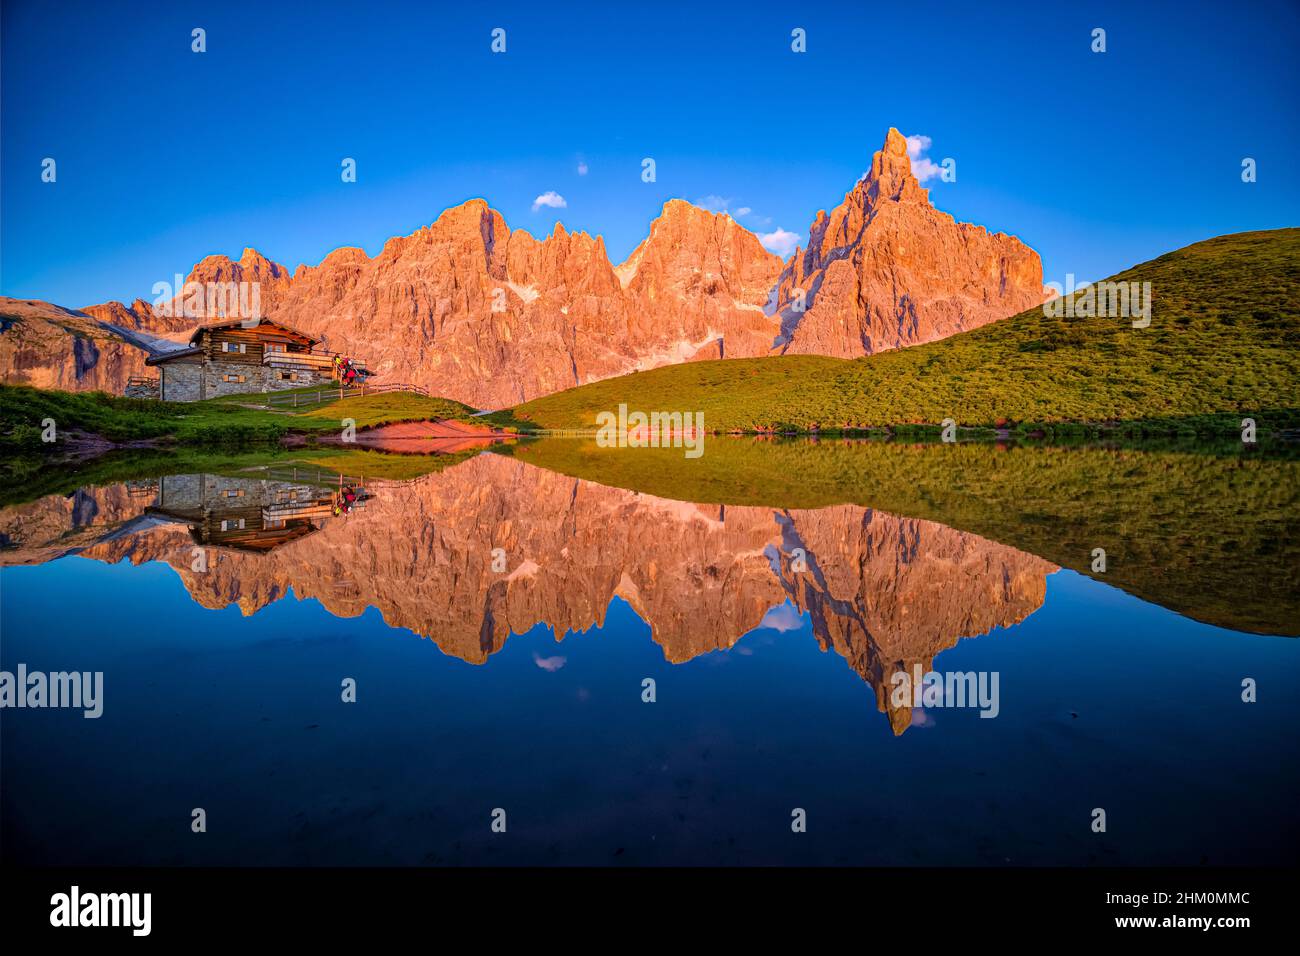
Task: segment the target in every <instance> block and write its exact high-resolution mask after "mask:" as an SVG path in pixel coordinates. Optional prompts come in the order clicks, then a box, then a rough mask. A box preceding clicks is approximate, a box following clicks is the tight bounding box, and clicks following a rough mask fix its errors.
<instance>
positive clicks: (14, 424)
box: [0, 385, 482, 453]
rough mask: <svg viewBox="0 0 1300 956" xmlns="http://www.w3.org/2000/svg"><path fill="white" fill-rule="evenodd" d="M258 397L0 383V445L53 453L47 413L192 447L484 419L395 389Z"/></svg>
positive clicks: (119, 438)
mask: <svg viewBox="0 0 1300 956" xmlns="http://www.w3.org/2000/svg"><path fill="white" fill-rule="evenodd" d="M302 391H304V392H314V391H315V390H314V389H304V390H302ZM327 394H328V393H327ZM261 398H262V396H261V395H260V394H251V395H240V396H224V397H222V398H211V399H207V400H205V401H201V402H159V401H155V400H152V399H139V398H120V397H117V396H113V395H107V394H105V393H103V392H60V391H55V390H52V389H38V388H31V387H29V386H26V385H18V386H12V385H0V450H4V451H6V452H15V453H16V452H23V453H43V452H49V451H57V450H58V446H57V444H55V445H47V444H45V443H44V442H42V441H41V432H42V425H41V423H42V422H43V421H45V420H46V419H53V420H54V423H55V425H56V426H57V428H58V433H59V434H61V435H66V434H67V433H69V432H84V433H89V434H93V435H99V436H101V437H103V438H106V439H108V440H110V441H114V442H132V441H158V442H164V443H172V442H176V443H180V444H195V445H212V444H241V443H246V442H277V441H279V440H280V439H281V438H283V437H284V436H286V435H288V434H290V433H296V434H302V435H325V434H330V433H333V432H337V431H338V429H339V427H340V422H341V421H342V420H343V419H345V418H350V419H353V420H355V422H356V425H357V427H358V428H369V427H371V426H375V425H384V424H391V423H393V422H407V421H423V420H427V419H448V418H450V419H458V420H463V421H469V422H480V423H481V422H482V419H476V418H475V417H474V410H473V409H472V408H470V407H469V406H468V405H462V404H461V403H460V402H454V401H451V400H450V399H446V398H425V397H424V396H421V395H411V394H406V393H400V392H394V393H385V394H380V395H366V396H357V397H351V398H344V399H341V400H339V399H334V400H332V401H326V402H322V403H321V404H318V405H313V406H311V407H310V409H309V410H305V411H295V410H292V409H265V408H256V407H250V406H251V404H252V403H255V402H257V401H260V400H261Z"/></svg>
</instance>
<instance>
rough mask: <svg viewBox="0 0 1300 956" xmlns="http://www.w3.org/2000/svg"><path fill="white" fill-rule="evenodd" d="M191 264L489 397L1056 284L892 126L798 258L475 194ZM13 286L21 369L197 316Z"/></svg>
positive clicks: (329, 337) (311, 328) (956, 319)
mask: <svg viewBox="0 0 1300 956" xmlns="http://www.w3.org/2000/svg"><path fill="white" fill-rule="evenodd" d="M186 282H187V284H188V283H190V282H196V283H202V284H207V283H226V282H256V283H258V287H259V292H260V301H261V309H262V313H263V315H264V316H265V317H267V318H269V319H271V320H273V321H277V322H281V323H284V324H286V325H289V326H292V327H294V328H297V329H300V330H301V331H304V332H307V333H309V334H312V335H315V336H317V337H319V338H320V339H322V341H323V342H324V344H325V346H326V347H327V348H329V349H330V350H332V351H338V352H343V353H346V354H350V355H354V356H356V357H358V358H361V359H364V360H365V361H366V362H367V363H368V366H369V367H370V368H371V369H373V370H375V371H377V372H378V374H379V376H380V378H379V379H378V380H379V381H389V382H410V383H413V384H416V385H421V386H424V387H425V388H427V389H429V390H430V391H431V392H432V393H434V394H438V395H443V396H446V397H449V398H454V399H456V400H458V401H463V402H466V403H467V404H471V405H474V406H475V407H479V408H499V407H505V406H510V405H515V404H518V403H521V402H525V401H528V400H530V399H534V398H537V397H540V396H544V395H548V394H551V393H553V392H557V391H561V390H563V389H567V388H571V387H573V386H577V385H582V384H586V383H589V382H594V381H599V380H602V379H606V378H611V377H614V376H619V375H624V374H627V373H629V372H635V371H641V370H645V369H650V368H656V367H659V366H663V365H672V364H678V363H682V362H690V361H695V360H700V359H716V358H736V357H759V356H767V355H779V354H783V353H802V354H824V355H832V356H839V357H859V356H864V355H871V354H874V353H876V352H880V351H885V350H889V349H896V348H901V347H904V346H909V345H915V344H919V343H923V342H930V341H934V340H936V339H940V338H944V337H946V336H949V335H952V334H954V333H957V332H962V331H967V330H969V329H973V328H977V327H979V326H982V325H986V324H988V323H990V322H994V321H996V320H998V319H1002V318H1006V317H1007V316H1010V315H1014V314H1015V313H1017V312H1020V311H1022V310H1024V309H1026V308H1030V307H1032V306H1034V305H1036V304H1038V303H1040V302H1042V301H1043V298H1044V290H1043V284H1042V264H1041V261H1040V259H1039V256H1038V254H1037V253H1036V252H1034V251H1033V250H1032V249H1030V248H1029V247H1027V246H1026V245H1024V244H1023V243H1021V242H1020V241H1019V240H1018V239H1016V238H1014V237H1012V236H1008V235H1004V234H1001V233H996V234H990V233H989V232H988V231H987V230H986V229H984V228H983V227H980V226H974V225H970V224H966V223H958V222H956V221H955V220H954V219H953V217H952V216H950V215H948V214H947V213H943V212H940V211H939V210H936V209H935V208H934V206H933V205H932V204H931V203H930V198H929V191H928V190H927V189H924V188H922V187H921V186H920V184H919V183H918V181H917V179H916V177H915V176H914V175H913V172H912V168H911V160H910V159H909V157H908V153H907V141H906V139H905V138H904V137H903V136H902V134H900V133H899V132H898V131H897V130H896V129H891V130H890V131H889V133H888V135H887V137H886V139H885V142H884V144H883V146H882V148H881V149H880V150H879V151H877V152H876V153H875V154H874V156H873V158H872V162H871V168H870V170H869V171H868V172H867V173H866V174H865V175H864V176H863V177H862V179H861V180H860V181H859V182H858V183H857V184H856V185H855V186H854V187H853V188H852V189H851V190H850V191H849V192H848V193H847V194H846V195H845V197H844V200H843V202H842V203H840V205H839V206H837V207H836V208H835V209H834V210H832V211H831V212H830V213H829V214H828V213H827V212H826V211H825V210H822V211H820V212H818V213H817V215H816V217H815V218H814V219H813V222H812V224H811V226H810V227H809V233H808V241H807V243H806V246H805V247H803V248H800V249H796V250H795V252H794V253H793V254H792V255H791V256H790V258H789V259H788V261H785V262H782V260H781V259H780V258H779V257H778V256H776V255H774V254H772V253H771V252H768V251H767V250H766V249H764V248H763V245H762V243H761V241H760V240H759V238H758V236H756V235H755V234H754V233H752V232H750V231H749V230H748V229H746V228H744V227H743V226H742V225H740V224H739V223H737V222H736V221H735V220H733V219H732V218H731V217H730V216H728V215H726V214H725V213H712V212H709V211H707V210H705V209H702V208H699V207H698V206H695V205H692V204H691V203H688V202H685V201H683V200H679V199H673V200H670V201H668V202H667V203H666V204H665V205H664V207H663V210H662V212H661V214H660V215H659V216H658V217H657V218H656V219H655V220H654V221H653V222H652V223H651V225H650V231H649V235H648V236H647V237H646V238H645V239H644V240H643V241H642V242H641V243H640V244H639V245H638V246H637V247H636V249H635V250H634V251H633V252H632V254H631V255H630V256H629V257H628V258H627V259H626V261H624V262H623V263H621V264H619V265H615V264H614V263H612V262H611V261H610V258H609V255H608V253H607V252H606V249H605V244H604V241H603V239H601V237H599V236H596V237H594V238H593V237H592V236H590V235H588V234H587V233H584V232H576V233H574V232H569V231H568V230H566V229H565V228H564V226H563V225H560V224H557V225H556V226H555V229H554V231H553V232H552V233H551V234H550V235H548V236H546V237H545V238H543V239H540V240H539V239H537V238H535V237H533V236H532V235H531V234H529V233H528V232H526V231H524V230H521V229H516V230H511V229H510V228H509V226H507V224H506V222H505V219H504V218H503V217H502V216H501V214H500V213H499V212H497V211H496V210H494V209H492V208H491V207H490V206H489V205H488V204H487V202H485V201H484V200H482V199H472V200H470V201H468V202H466V203H463V204H462V205H459V206H456V207H453V208H451V209H448V210H446V211H445V212H443V213H442V215H440V216H439V217H438V219H437V220H436V221H435V222H433V223H432V224H431V225H429V226H426V227H424V228H422V229H419V230H417V231H416V232H415V233H413V234H412V235H409V236H401V237H395V238H393V239H390V240H389V241H388V242H387V243H386V244H385V245H384V247H383V249H382V250H381V251H380V253H379V254H378V255H376V256H374V257H371V256H368V255H367V254H366V253H365V251H364V250H362V249H358V248H352V247H344V248H340V249H336V250H335V251H333V252H331V253H330V254H329V255H328V256H326V257H325V259H324V260H323V261H322V262H321V263H320V264H319V265H316V266H306V265H302V266H299V267H298V268H297V269H296V270H295V271H293V272H292V273H291V272H290V271H289V270H288V269H287V268H285V267H284V266H282V265H280V264H278V263H275V262H272V261H271V260H269V259H267V258H266V257H265V256H263V255H262V254H260V253H259V252H257V251H256V250H254V249H251V248H250V249H246V250H245V251H244V253H243V255H242V256H240V258H239V259H238V260H232V259H230V258H229V257H227V256H223V255H213V256H208V257H207V258H205V259H203V260H202V261H200V262H199V263H198V264H196V265H195V266H194V268H193V269H192V270H191V271H190V273H189V275H188V277H187V280H186ZM14 302H15V300H0V315H4V316H6V319H5V325H4V334H3V335H0V376H2V380H3V381H4V382H6V383H8V384H36V385H42V386H46V387H50V386H53V387H59V388H65V389H72V390H76V389H91V388H98V389H104V390H109V391H119V392H120V390H121V387H122V386H124V385H125V380H126V377H128V376H129V375H134V374H140V371H138V370H137V366H139V365H140V364H141V363H142V361H143V358H144V355H145V353H146V352H148V351H152V350H157V349H159V348H166V347H168V346H167V344H166V343H168V342H171V343H175V342H178V341H183V340H185V339H186V338H187V337H188V335H189V333H190V331H191V330H192V329H193V327H194V326H195V325H196V324H198V322H197V321H196V320H194V319H186V318H183V317H182V316H180V315H179V314H178V313H179V311H180V310H177V309H166V308H163V307H161V306H162V304H151V303H149V302H146V301H144V300H143V299H137V300H135V301H134V302H132V303H131V304H130V305H127V304H124V303H121V302H105V303H101V304H97V305H92V306H88V307H86V308H84V309H82V310H80V311H72V310H67V309H63V308H61V307H58V306H52V305H49V304H48V303H39V302H35V301H28V302H27V303H25V308H24V309H23V310H22V312H23V313H24V314H16V312H17V311H18V310H16V309H15V308H14ZM42 306H44V309H42V308H41V307H42ZM18 326H25V328H17V327H18ZM15 329H17V332H18V334H16V335H13V334H11V333H13V332H14V331H15ZM135 352H139V354H138V355H136V354H135ZM118 353H121V354H120V355H119V354H118ZM137 358H138V359H139V361H136V359H137Z"/></svg>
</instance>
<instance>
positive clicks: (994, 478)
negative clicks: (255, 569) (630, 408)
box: [493, 438, 1300, 635]
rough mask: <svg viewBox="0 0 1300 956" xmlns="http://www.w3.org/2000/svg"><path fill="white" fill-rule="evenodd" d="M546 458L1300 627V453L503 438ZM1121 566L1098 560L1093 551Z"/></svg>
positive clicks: (1247, 622)
mask: <svg viewBox="0 0 1300 956" xmlns="http://www.w3.org/2000/svg"><path fill="white" fill-rule="evenodd" d="M493 451H495V452H496V453H498V454H508V455H513V456H515V457H518V458H520V459H522V460H524V461H528V462H531V463H533V464H535V465H538V466H540V467H543V468H547V469H550V470H552V471H557V472H560V473H562V474H567V475H571V476H574V477H577V478H583V479H587V480H590V481H595V482H598V483H601V484H605V485H613V486H616V487H622V488H628V489H630V490H635V491H639V492H644V493H648V494H653V495H657V496H660V497H664V498H671V499H677V500H683V501H694V502H701V503H709V504H723V505H727V504H730V505H757V506H765V507H771V508H773V509H776V510H786V509H791V510H793V509H806V508H821V507H827V506H830V505H836V504H846V503H849V504H856V505H860V506H863V507H869V508H879V509H880V510H882V511H886V512H889V513H891V514H895V515H901V516H906V517H912V518H923V519H927V520H931V521H936V522H940V523H942V524H945V525H948V526H949V527H953V528H957V529H960V530H963V531H969V532H972V533H974V534H978V535H980V536H982V537H985V538H988V539H990V540H993V541H998V542H1001V543H1003V544H1008V545H1011V546H1013V547H1016V548H1019V549H1020V550H1022V551H1026V552H1029V553H1032V554H1036V555H1039V556H1040V557H1043V558H1046V559H1047V560H1049V561H1052V562H1053V563H1055V564H1058V565H1061V566H1062V567H1066V568H1070V569H1072V570H1074V571H1078V572H1079V573H1080V574H1084V575H1088V576H1090V577H1094V578H1096V579H1098V580H1100V581H1103V582H1104V583H1106V584H1111V585H1114V586H1117V587H1119V588H1122V589H1123V590H1125V591H1128V592H1130V593H1132V594H1134V595H1136V596H1138V597H1140V598H1142V599H1143V600H1146V601H1151V602H1154V603H1156V604H1159V605H1162V606H1164V607H1168V608H1171V609H1173V610H1175V611H1177V612H1178V613H1181V614H1185V615H1187V616H1189V617H1193V618H1195V619H1197V620H1201V621H1205V622H1208V623H1211V624H1217V625H1221V626H1223V627H1230V628H1233V629H1236V630H1243V631H1251V632H1256V633H1266V634H1289V635H1297V634H1300V589H1297V588H1296V586H1295V573H1296V569H1297V568H1300V456H1298V455H1297V453H1296V452H1295V450H1294V449H1292V448H1289V447H1288V446H1287V445H1285V444H1283V445H1280V446H1279V447H1278V448H1277V450H1276V451H1275V452H1271V453H1270V452H1268V451H1267V450H1266V449H1259V448H1257V449H1247V448H1245V447H1244V446H1243V445H1242V444H1241V443H1240V442H1236V443H1235V444H1231V443H1224V444H1223V445H1221V446H1220V447H1219V449H1217V453H1213V454H1189V453H1187V452H1184V451H1135V450H1131V449H1112V448H1087V447H1074V448H1059V447H1012V448H1009V449H1007V448H1003V447H1000V446H996V445H993V444H988V443H976V442H973V443H964V444H949V445H944V444H928V445H925V444H918V445H904V444H900V443H898V442H879V441H862V440H855V441H828V440H823V441H807V440H798V439H796V440H787V439H770V438H767V439H761V438H760V439H755V438H717V439H714V440H712V441H708V442H706V445H705V453H704V455H703V456H702V457H701V458H698V459H692V460H688V459H686V458H684V456H683V454H682V451H681V450H680V449H651V448H645V449H613V448H600V447H598V446H597V445H596V443H595V441H594V440H592V439H559V438H543V439H541V440H536V441H525V442H523V443H520V444H519V445H516V446H513V447H506V448H499V449H494V450H493ZM1099 547H1100V548H1104V549H1105V551H1106V554H1107V563H1108V566H1107V570H1106V572H1105V573H1104V574H1102V573H1094V572H1093V571H1092V569H1091V568H1092V560H1093V558H1092V552H1093V549H1094V548H1099Z"/></svg>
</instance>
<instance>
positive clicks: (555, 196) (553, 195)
mask: <svg viewBox="0 0 1300 956" xmlns="http://www.w3.org/2000/svg"><path fill="white" fill-rule="evenodd" d="M568 205H569V204H568V203H567V202H565V201H564V197H563V196H561V195H560V194H559V193H557V192H556V191H555V190H554V189H548V190H547V191H546V192H544V193H542V194H541V195H540V196H538V197H537V198H536V199H534V200H533V212H537V210H539V209H541V208H542V207H543V206H550V207H551V208H552V209H566V208H568Z"/></svg>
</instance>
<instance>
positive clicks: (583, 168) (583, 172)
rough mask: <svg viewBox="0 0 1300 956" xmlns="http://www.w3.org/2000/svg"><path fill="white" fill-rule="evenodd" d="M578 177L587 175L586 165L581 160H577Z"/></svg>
mask: <svg viewBox="0 0 1300 956" xmlns="http://www.w3.org/2000/svg"><path fill="white" fill-rule="evenodd" d="M578 175H579V176H585V175H587V164H586V163H584V162H583V161H582V160H578Z"/></svg>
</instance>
